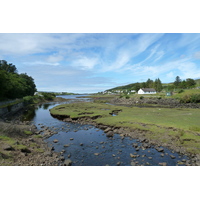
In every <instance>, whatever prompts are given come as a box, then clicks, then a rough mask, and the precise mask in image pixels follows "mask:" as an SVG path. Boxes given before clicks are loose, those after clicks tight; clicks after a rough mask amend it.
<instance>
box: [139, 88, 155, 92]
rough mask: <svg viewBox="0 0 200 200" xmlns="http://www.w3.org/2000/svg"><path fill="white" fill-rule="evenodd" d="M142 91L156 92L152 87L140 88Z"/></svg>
mask: <svg viewBox="0 0 200 200" xmlns="http://www.w3.org/2000/svg"><path fill="white" fill-rule="evenodd" d="M142 90H143V91H144V92H156V90H155V89H154V88H142Z"/></svg>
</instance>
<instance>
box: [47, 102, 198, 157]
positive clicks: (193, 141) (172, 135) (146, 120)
mask: <svg viewBox="0 0 200 200" xmlns="http://www.w3.org/2000/svg"><path fill="white" fill-rule="evenodd" d="M50 112H51V114H53V115H61V116H66V117H70V118H72V119H77V118H84V117H90V118H92V119H93V120H94V121H95V122H96V123H100V124H104V125H108V126H114V127H124V128H129V129H131V130H140V131H142V132H143V134H145V137H146V138H148V139H150V140H154V141H159V142H160V143H166V144H173V145H174V146H180V147H184V148H185V149H186V151H187V152H189V153H195V154H199V153H200V148H199V147H200V136H199V135H200V125H199V118H200V112H199V110H198V109H182V108H181V109H169V108H137V107H132V108H130V107H129V108H128V107H123V106H113V105H108V104H101V103H76V104H66V105H60V106H57V107H54V108H53V109H51V110H50ZM113 114H114V116H113ZM132 134H133V135H132V136H134V132H132Z"/></svg>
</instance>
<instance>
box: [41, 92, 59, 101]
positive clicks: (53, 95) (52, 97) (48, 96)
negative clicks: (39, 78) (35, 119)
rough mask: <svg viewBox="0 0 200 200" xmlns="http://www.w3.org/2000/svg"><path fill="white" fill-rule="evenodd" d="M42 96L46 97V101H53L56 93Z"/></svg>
mask: <svg viewBox="0 0 200 200" xmlns="http://www.w3.org/2000/svg"><path fill="white" fill-rule="evenodd" d="M42 95H43V96H44V99H46V100H53V99H54V98H55V97H56V95H55V94H54V93H50V92H48V93H47V92H43V93H42Z"/></svg>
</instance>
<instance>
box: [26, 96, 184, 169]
mask: <svg viewBox="0 0 200 200" xmlns="http://www.w3.org/2000/svg"><path fill="white" fill-rule="evenodd" d="M82 96H84V95H82ZM60 97H62V98H66V99H70V101H66V102H62V103H53V102H52V103H44V104H41V105H39V106H37V107H36V108H33V109H32V110H28V111H26V112H25V113H24V115H23V117H22V120H23V121H26V120H27V121H32V122H33V124H35V125H36V126H37V128H38V130H41V129H42V128H44V127H48V128H49V129H50V130H53V131H55V132H57V134H54V135H53V136H51V137H49V138H47V139H45V141H46V142H47V143H48V145H49V146H53V147H54V151H56V152H62V155H63V157H64V158H65V159H70V160H71V161H72V166H105V165H109V166H117V165H121V166H131V165H133V166H136V165H140V166H141V165H143V166H148V165H150V166H160V165H167V166H176V165H177V162H178V161H181V164H179V165H185V162H186V161H187V160H188V158H187V157H186V156H185V155H179V154H177V153H175V152H173V151H171V150H169V149H167V148H165V147H160V148H162V149H163V151H162V152H158V150H156V149H155V148H153V147H151V148H148V147H147V148H144V147H143V144H142V143H141V142H139V141H138V140H137V139H132V138H130V137H125V138H122V137H121V136H120V135H119V134H114V136H113V137H106V134H105V133H104V131H103V130H101V129H98V128H96V127H95V126H93V125H80V124H78V123H72V122H63V121H61V120H58V119H56V118H54V117H52V116H51V115H50V112H49V109H51V108H53V107H55V106H57V105H60V104H63V103H72V102H74V100H77V99H78V100H79V101H90V99H89V98H87V99H85V98H80V97H81V95H63V96H60ZM77 97H79V98H77ZM41 134H43V133H41ZM54 140H58V142H57V143H55V142H54Z"/></svg>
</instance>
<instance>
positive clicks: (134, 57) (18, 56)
mask: <svg viewBox="0 0 200 200" xmlns="http://www.w3.org/2000/svg"><path fill="white" fill-rule="evenodd" d="M0 44H1V45H0V59H1V60H2V59H3V60H7V61H8V62H9V63H13V64H14V65H16V67H17V69H18V72H19V73H27V74H28V75H30V76H32V77H33V78H34V80H35V83H36V85H37V89H38V90H39V91H57V92H59V91H67V92H77V93H86V92H89V93H92V92H99V91H104V90H106V89H110V88H113V87H116V86H121V85H125V84H130V83H134V82H143V81H146V80H147V79H148V78H150V79H153V80H155V79H156V78H160V79H161V81H162V82H163V83H168V82H173V81H174V80H175V77H176V76H180V78H181V79H186V78H194V79H196V78H200V34H195V33H194V34H190V33H185V34H179V33H167V34H164V33H155V34H154V33H150V34H148V33H143V34H140V33H133V34H131V33H127V34H126V33H119V34H117V33H110V34H109V33H105V34H104V33H98V34H94V33H85V34H82V33H75V34H73V33H66V34H65V33H61V34H57V33H50V34H47V33H33V34H31V33H23V34H21V33H16V34H15V33H0Z"/></svg>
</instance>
